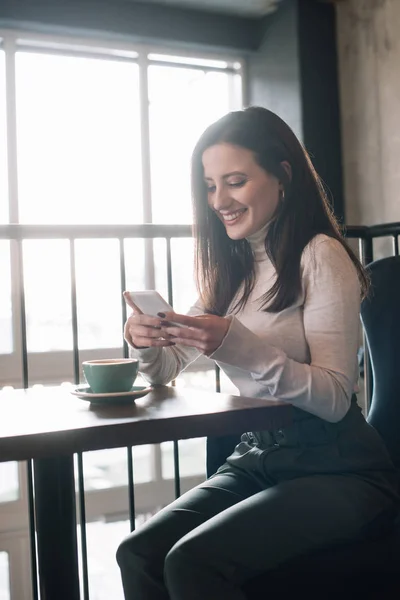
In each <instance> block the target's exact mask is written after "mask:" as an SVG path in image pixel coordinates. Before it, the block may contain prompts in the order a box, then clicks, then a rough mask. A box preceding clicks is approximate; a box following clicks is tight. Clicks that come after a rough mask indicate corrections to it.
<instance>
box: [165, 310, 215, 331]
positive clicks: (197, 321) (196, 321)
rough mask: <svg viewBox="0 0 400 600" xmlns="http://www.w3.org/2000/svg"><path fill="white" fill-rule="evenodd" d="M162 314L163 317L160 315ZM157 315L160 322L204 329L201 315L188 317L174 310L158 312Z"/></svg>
mask: <svg viewBox="0 0 400 600" xmlns="http://www.w3.org/2000/svg"><path fill="white" fill-rule="evenodd" d="M162 314H165V317H161V315H162ZM158 316H159V317H161V319H162V321H161V323H162V322H163V321H164V322H168V323H171V322H173V323H179V325H185V326H186V327H193V328H194V329H204V325H205V323H204V321H205V319H204V318H203V315H202V316H201V317H189V316H188V315H180V314H178V313H174V312H166V313H158Z"/></svg>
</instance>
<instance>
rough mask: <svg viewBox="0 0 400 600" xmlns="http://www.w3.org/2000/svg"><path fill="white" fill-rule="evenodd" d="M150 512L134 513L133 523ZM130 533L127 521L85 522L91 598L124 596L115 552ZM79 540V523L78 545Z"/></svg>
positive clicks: (118, 599) (102, 599)
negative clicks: (143, 513) (144, 513)
mask: <svg viewBox="0 0 400 600" xmlns="http://www.w3.org/2000/svg"><path fill="white" fill-rule="evenodd" d="M150 516H151V515H147V514H146V515H141V514H139V515H137V516H136V523H135V524H136V527H140V525H142V523H144V522H145V521H146V520H147V519H148V518H149V517H150ZM129 533H130V524H129V521H114V522H105V521H95V522H92V523H87V524H86V536H87V551H88V575H89V592H90V600H110V599H112V600H122V599H123V597H124V594H123V591H122V583H121V573H120V570H119V567H118V564H117V561H116V560H115V554H116V552H117V548H118V546H119V545H120V543H121V541H122V540H123V539H124V538H125V537H126V536H127V535H128V534H129ZM80 541H81V540H80V532H79V526H78V545H79V546H80ZM80 563H81V561H80ZM81 580H82V578H81ZM82 598H83V592H82ZM0 600H2V599H1V598H0Z"/></svg>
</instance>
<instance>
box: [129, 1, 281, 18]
mask: <svg viewBox="0 0 400 600" xmlns="http://www.w3.org/2000/svg"><path fill="white" fill-rule="evenodd" d="M130 1H131V2H141V3H142V4H163V5H167V6H176V7H180V8H186V9H197V10H204V11H207V12H210V11H212V12H218V13H225V14H230V15H238V16H242V17H264V16H265V15H267V14H269V13H271V12H273V11H274V10H275V9H276V8H277V5H278V4H279V2H281V1H282V0H130Z"/></svg>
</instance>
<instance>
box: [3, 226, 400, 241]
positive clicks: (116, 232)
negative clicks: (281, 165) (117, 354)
mask: <svg viewBox="0 0 400 600" xmlns="http://www.w3.org/2000/svg"><path fill="white" fill-rule="evenodd" d="M192 233H193V232H192V225H190V224H187V225H169V224H153V223H141V224H134V225H125V224H116V225H103V224H99V225H24V224H21V225H20V224H16V223H11V224H8V225H0V239H8V240H10V239H15V240H22V239H59V238H67V239H69V238H73V239H79V238H84V239H90V238H145V239H148V238H166V237H169V238H181V237H192ZM395 235H396V236H399V235H400V223H385V224H383V225H373V226H371V227H364V226H355V225H351V226H348V227H346V229H345V237H348V238H362V239H364V238H366V237H370V238H376V237H386V236H395Z"/></svg>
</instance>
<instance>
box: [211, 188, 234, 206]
mask: <svg viewBox="0 0 400 600" xmlns="http://www.w3.org/2000/svg"><path fill="white" fill-rule="evenodd" d="M231 204H232V198H231V197H230V196H229V194H228V193H227V190H226V189H225V188H219V189H218V188H217V189H216V190H215V194H214V196H213V199H212V205H213V208H214V210H224V209H226V208H229V206H230V205H231Z"/></svg>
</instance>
